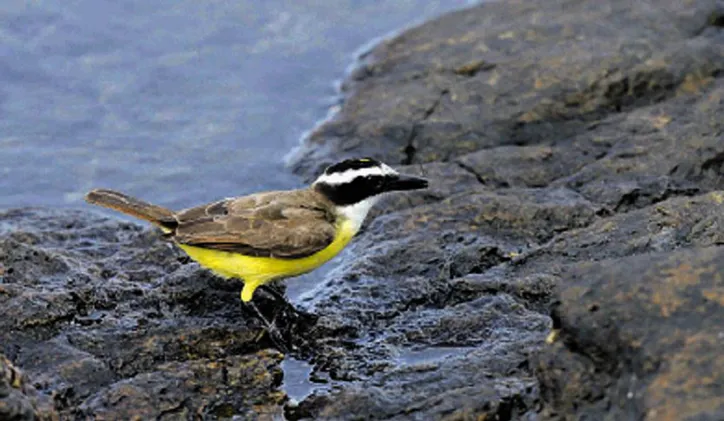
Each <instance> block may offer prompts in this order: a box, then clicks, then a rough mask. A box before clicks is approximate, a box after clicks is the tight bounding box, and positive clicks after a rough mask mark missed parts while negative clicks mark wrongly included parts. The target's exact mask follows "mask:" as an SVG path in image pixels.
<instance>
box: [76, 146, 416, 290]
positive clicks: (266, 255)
mask: <svg viewBox="0 0 724 421" xmlns="http://www.w3.org/2000/svg"><path fill="white" fill-rule="evenodd" d="M426 187H427V180H425V179H422V178H418V177H412V176H406V175H402V174H400V173H398V172H397V171H395V170H394V169H392V168H391V167H389V166H387V165H385V164H383V163H381V162H379V161H377V160H374V159H372V158H361V159H348V160H345V161H342V162H339V163H336V164H334V165H331V166H329V167H328V168H327V169H326V170H325V171H324V173H323V174H322V175H321V176H319V178H317V179H316V180H315V181H314V183H312V185H311V186H310V187H308V188H304V189H299V190H287V191H270V192H261V193H255V194H251V195H249V196H243V197H235V198H228V199H224V200H220V201H218V202H213V203H209V204H206V205H201V206H197V207H193V208H189V209H186V210H182V211H179V212H173V211H171V210H169V209H166V208H163V207H160V206H156V205H152V204H150V203H146V202H144V201H141V200H139V199H136V198H133V197H130V196H127V195H125V194H123V193H118V192H115V191H112V190H103V189H99V190H93V191H91V192H90V193H88V194H87V195H86V200H87V201H88V202H90V203H93V204H96V205H100V206H105V207H107V208H111V209H115V210H117V211H120V212H123V213H126V214H128V215H131V216H134V217H137V218H140V219H144V220H146V221H149V222H151V223H153V224H155V225H157V226H158V227H159V228H160V229H161V230H162V231H163V232H164V234H165V236H166V237H167V238H168V239H170V240H172V241H173V242H175V243H176V244H177V245H178V246H179V247H181V249H183V251H184V252H186V253H187V254H188V255H189V257H191V258H192V259H193V260H195V261H197V262H198V263H199V264H200V265H201V266H203V267H206V268H208V269H211V270H212V271H213V272H215V273H216V274H218V275H220V276H222V277H225V278H239V279H241V280H242V281H243V282H244V288H243V289H242V291H241V300H242V301H244V302H249V301H251V299H252V296H253V294H254V291H255V290H256V289H257V288H258V287H259V286H261V285H264V284H265V283H267V282H270V281H273V280H277V279H283V278H289V277H294V276H298V275H301V274H303V273H306V272H309V271H312V270H314V269H316V268H318V267H319V266H321V265H322V264H324V263H325V262H327V261H328V260H329V259H331V258H332V257H334V256H335V255H337V254H338V253H339V252H340V251H342V249H343V248H344V247H345V246H346V245H347V244H348V243H349V242H350V240H351V239H352V237H354V235H355V234H356V233H357V232H358V231H359V229H360V227H361V226H362V222H363V221H364V219H365V217H366V216H367V213H368V212H369V210H370V209H371V208H372V206H373V205H374V204H375V203H376V202H377V201H378V200H379V198H380V195H381V194H383V193H386V192H391V191H401V190H416V189H423V188H426Z"/></svg>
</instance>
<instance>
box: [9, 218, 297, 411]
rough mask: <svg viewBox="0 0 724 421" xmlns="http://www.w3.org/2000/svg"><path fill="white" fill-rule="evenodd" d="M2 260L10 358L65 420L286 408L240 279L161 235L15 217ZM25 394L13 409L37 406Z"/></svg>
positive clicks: (126, 226) (94, 222)
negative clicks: (215, 272)
mask: <svg viewBox="0 0 724 421" xmlns="http://www.w3.org/2000/svg"><path fill="white" fill-rule="evenodd" d="M0 262H2V267H3V273H2V275H0V280H1V281H0V306H1V307H2V309H3V310H2V313H1V317H0V344H2V348H1V349H2V352H3V353H4V354H5V355H6V356H7V357H8V358H9V359H10V360H11V361H13V363H14V364H16V365H17V366H19V367H21V368H22V369H23V370H24V371H25V373H26V374H27V375H28V377H29V379H31V384H32V385H34V387H35V388H37V389H38V390H39V392H40V393H43V394H45V395H48V396H52V404H53V406H54V407H55V409H56V410H57V411H58V413H59V414H60V415H61V416H62V417H64V418H68V417H70V418H72V417H81V418H82V417H85V416H86V415H87V416H91V415H98V416H102V417H103V418H105V419H130V418H131V416H132V415H134V414H135V415H139V416H141V417H143V418H145V417H151V418H155V417H158V418H159V419H178V417H186V416H187V415H188V417H189V418H192V417H193V416H202V417H207V418H209V417H210V418H224V417H226V418H228V417H231V416H233V415H240V416H243V417H246V418H248V417H252V416H255V417H262V418H263V417H264V416H266V415H267V414H270V413H273V412H278V411H279V410H280V408H281V404H282V403H283V395H281V394H280V393H279V391H278V389H279V382H280V380H281V372H280V366H279V363H280V360H281V358H280V355H279V354H278V353H276V352H271V353H270V352H265V351H262V350H264V349H265V348H268V347H271V346H273V345H272V342H270V340H269V338H268V337H267V336H266V335H265V334H264V331H263V329H262V326H261V325H260V324H259V323H258V321H256V320H254V319H249V317H248V313H245V311H244V309H243V308H242V306H241V302H240V300H239V290H240V287H241V285H240V283H238V282H233V281H225V280H222V279H219V278H216V277H214V276H212V275H210V274H209V273H208V272H207V271H204V270H201V269H200V268H198V266H197V265H195V264H188V260H187V259H185V258H183V256H182V254H181V253H180V252H179V251H178V250H176V249H175V248H174V247H172V246H171V245H170V244H168V243H167V242H165V241H164V240H163V239H162V238H161V237H160V235H159V234H158V233H156V232H154V231H149V230H144V229H142V228H141V227H140V226H139V225H136V224H130V223H126V222H118V221H113V220H110V219H107V218H104V217H99V216H96V214H91V213H86V212H76V211H67V210H64V211H51V210H38V209H18V210H10V211H7V212H3V213H0ZM270 303H271V302H270V301H269V300H266V301H265V300H264V299H263V298H262V299H261V300H259V301H258V304H259V305H260V306H261V308H262V311H264V310H265V308H266V307H268V306H269V305H270ZM284 320H285V319H283V318H282V319H281V321H282V322H284ZM282 326H284V324H282ZM14 393H15V395H13V394H11V395H10V397H11V398H12V399H13V400H8V401H7V402H8V405H14V406H9V408H11V409H12V410H14V411H20V410H21V409H22V410H23V411H25V412H27V411H30V410H31V409H32V408H33V407H32V406H30V404H29V403H24V402H30V401H29V400H26V401H23V400H20V399H19V397H17V396H16V395H18V394H19V393H20V392H14ZM14 396H15V397H14ZM18 396H19V395H18ZM25 412H23V413H25ZM18 413H19V414H20V413H21V412H18ZM255 414H256V415H255ZM3 419H5V418H3ZM28 419H30V418H28Z"/></svg>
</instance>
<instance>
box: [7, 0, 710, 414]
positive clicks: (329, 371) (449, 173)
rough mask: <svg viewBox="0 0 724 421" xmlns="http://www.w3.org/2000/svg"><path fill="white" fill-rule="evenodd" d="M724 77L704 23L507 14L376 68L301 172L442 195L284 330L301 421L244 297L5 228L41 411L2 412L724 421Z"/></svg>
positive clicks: (378, 233) (387, 212)
mask: <svg viewBox="0 0 724 421" xmlns="http://www.w3.org/2000/svg"><path fill="white" fill-rule="evenodd" d="M723 71H724V4H722V2H721V1H717V0H708V1H707V0H692V1H687V2H682V1H674V0H662V1H659V2H656V4H655V5H654V4H653V3H651V2H629V1H623V0H620V1H616V0H605V1H601V0H588V1H583V0H567V1H564V0H551V1H548V0H546V1H543V0H540V1H537V0H536V1H530V0H518V1H516V0H511V1H505V2H498V3H490V4H486V5H482V6H480V7H475V8H472V9H470V10H467V11H461V12H456V13H452V14H450V15H447V16H445V17H442V18H440V19H438V20H436V21H433V22H429V23H427V24H424V25H422V26H420V27H418V28H414V29H411V30H409V31H407V32H405V33H403V34H401V35H399V36H398V37H396V38H394V39H391V40H388V41H385V42H384V43H382V44H381V45H379V46H378V47H376V48H375V49H373V50H372V51H371V52H370V53H368V54H367V55H366V56H365V57H364V58H363V62H362V63H360V66H359V68H358V69H357V70H356V71H355V72H353V73H352V75H351V76H350V78H349V80H348V81H347V82H346V83H345V85H344V91H345V94H346V98H345V101H344V103H343V106H342V107H341V111H340V113H339V114H338V115H336V116H335V117H334V118H332V119H331V120H329V121H327V122H325V123H324V124H322V125H321V126H320V127H318V128H317V129H316V130H315V131H314V132H313V133H312V134H311V135H310V137H309V138H308V139H307V140H306V142H305V145H304V146H303V147H302V148H301V149H300V150H299V151H298V153H297V154H296V158H295V160H294V162H293V167H294V169H295V170H296V171H297V172H298V173H300V174H302V175H304V176H306V177H308V178H311V177H313V176H314V175H315V174H316V172H317V171H319V169H320V168H321V166H323V165H325V164H327V163H329V162H332V161H335V160H337V159H339V158H341V157H346V156H352V155H354V156H357V155H373V156H376V157H378V158H382V159H383V160H385V161H387V162H390V163H397V164H400V165H402V167H403V169H404V170H405V171H406V172H412V173H416V174H421V175H425V176H427V177H428V178H430V179H431V188H430V189H429V190H428V191H424V192H415V193H410V194H404V195H398V196H393V197H390V198H389V199H388V200H386V201H385V202H384V203H383V204H382V206H380V207H379V208H378V209H377V210H376V211H375V212H374V214H373V215H371V217H370V220H369V221H368V224H367V225H366V227H365V228H364V230H363V232H362V233H361V234H360V236H359V238H358V239H357V240H356V241H355V242H354V243H353V244H352V245H351V246H350V249H349V251H347V252H346V253H344V254H343V256H342V257H341V259H340V260H339V263H340V264H339V266H338V267H337V268H336V269H335V270H334V271H332V272H331V273H330V274H329V275H328V276H327V277H326V278H325V280H324V281H323V282H321V283H320V284H319V285H317V286H316V287H314V288H313V289H312V287H310V291H309V293H308V294H307V295H306V298H304V299H303V300H302V301H301V303H299V304H300V306H301V307H302V308H303V309H305V310H307V311H312V312H314V313H316V314H317V315H318V316H319V319H318V320H316V321H313V320H303V321H300V320H296V319H293V318H291V317H288V316H287V315H285V314H283V315H282V316H281V317H280V319H279V320H277V322H278V325H279V326H280V328H281V330H282V331H283V334H285V335H288V336H290V337H291V338H292V340H293V341H294V344H295V345H296V347H297V350H296V351H295V356H296V357H297V358H299V359H304V360H306V361H308V362H310V363H311V364H312V365H313V367H314V368H313V371H312V374H311V380H312V381H314V382H315V383H317V384H319V386H320V388H319V389H318V390H316V391H315V392H314V393H312V394H311V395H310V396H309V397H307V398H305V399H303V400H302V401H301V402H292V401H290V400H288V399H287V398H286V396H285V395H284V393H283V392H281V391H280V388H279V386H280V383H281V381H282V372H281V369H280V365H279V363H280V360H281V359H282V355H281V354H279V353H277V352H275V351H272V350H269V348H273V343H272V342H271V341H270V340H269V338H268V336H267V335H264V334H263V332H262V330H261V328H260V326H259V324H258V323H256V322H255V321H254V320H252V319H250V318H249V317H247V314H246V313H245V312H244V310H243V308H242V307H241V305H240V303H239V298H238V293H239V284H238V283H234V282H227V281H223V280H220V279H217V278H215V277H213V276H211V275H209V274H208V273H207V272H206V271H203V270H201V269H199V268H198V267H197V266H196V265H195V264H189V263H188V262H187V261H186V260H185V259H184V258H183V256H182V254H181V253H180V252H179V251H177V250H176V249H174V248H173V247H171V246H170V245H168V244H166V243H165V242H163V241H162V240H161V239H160V237H159V236H158V234H156V233H154V232H153V231H148V230H144V229H141V228H140V227H139V226H137V225H133V224H128V223H123V222H115V221H112V220H109V219H105V218H100V217H97V216H94V215H92V214H88V213H83V212H70V211H47V210H22V209H21V210H11V211H8V212H5V213H3V214H1V215H0V262H1V263H2V268H1V269H0V271H2V274H0V279H2V281H1V282H0V306H1V307H0V308H2V312H0V341H2V349H1V351H2V352H3V353H4V354H5V355H6V356H7V357H8V358H9V359H10V360H11V361H12V363H13V364H15V365H16V366H18V367H20V368H21V369H22V370H23V371H24V372H25V373H26V374H27V376H28V378H29V379H30V381H31V382H32V386H33V388H34V389H37V393H36V392H34V391H31V390H30V389H28V390H27V391H22V392H18V390H21V389H18V388H17V387H13V390H12V391H11V392H13V393H15V394H11V395H8V396H15V397H14V398H12V399H13V400H12V401H10V402H12V404H13V405H16V406H15V407H17V408H19V409H18V410H17V411H19V412H20V411H25V412H22V413H30V412H28V411H33V410H36V409H33V408H37V407H38V406H37V405H38V404H35V403H33V402H35V401H33V399H35V397H34V396H36V395H38V396H40V398H47V399H51V400H52V402H53V404H54V408H55V410H56V411H57V413H58V414H60V415H61V416H67V417H77V418H84V417H86V416H91V415H96V416H99V417H102V418H105V419H114V418H122V419H125V418H127V417H129V416H130V415H131V414H139V415H141V416H142V418H144V419H145V418H158V419H179V418H180V419H194V417H199V418H202V419H203V418H206V419H223V418H230V417H232V416H235V415H236V416H238V418H241V419H246V418H260V419H265V418H270V417H273V416H274V415H279V414H282V413H283V414H284V415H285V416H286V418H287V419H303V418H309V419H395V420H398V419H399V420H402V419H419V420H428V419H444V420H468V419H483V420H493V419H497V420H510V419H545V418H552V419H611V420H618V419H650V420H685V419H700V420H709V419H711V420H719V419H724V389H723V387H724V386H723V385H724V360H722V355H724V353H722V352H721V349H722V347H723V346H724V330H723V328H722V326H724V299H723V298H722V296H723V294H724V293H723V292H722V291H724V281H722V279H724V264H723V263H722V262H724V248H723V247H722V244H724V191H723V190H724V77H723V76H724V72H723ZM258 300H259V303H260V304H261V306H262V308H263V309H265V310H267V311H272V310H273V309H272V308H271V302H270V301H269V300H265V299H264V297H263V296H260V297H259V298H258ZM256 301H257V298H256V297H255V302H256ZM552 327H553V328H555V330H554V332H555V334H554V335H551V336H549V333H550V332H551V328H552ZM546 338H548V339H549V340H548V342H546ZM0 380H1V379H0ZM11 383H12V382H11ZM0 386H2V385H1V384H0ZM2 390H8V389H7V387H6V388H5V389H2V388H0V392H2ZM18 393H20V394H18ZM1 399H2V398H0V404H1V403H3V402H5V401H3V400H1ZM33 405H36V406H33ZM0 408H2V406H0Z"/></svg>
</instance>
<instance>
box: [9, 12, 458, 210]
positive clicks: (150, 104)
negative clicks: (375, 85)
mask: <svg viewBox="0 0 724 421" xmlns="http://www.w3.org/2000/svg"><path fill="white" fill-rule="evenodd" d="M468 3H470V2H469V1H463V0H457V1H455V0H431V1H424V0H407V1H401V0H377V1H368V0H357V1H331V0H308V1H296V0H268V1H263V2H262V1H249V0H247V1H211V2H198V1H189V0H180V1H179V0H174V1H168V0H162V1H147V0H77V1H71V0H45V1H43V0H39V1H33V2H29V1H26V0H22V1H17V0H4V1H3V2H2V5H0V208H7V207H17V206H26V205H45V206H78V205H80V204H81V203H82V195H83V194H84V193H85V192H86V191H87V190H88V189H90V188H93V187H101V186H102V187H108V188H114V189H118V190H122V191H125V192H128V193H131V194H134V195H138V196H140V197H143V198H145V199H147V200H151V201H154V202H157V203H159V204H162V205H166V206H170V207H172V208H179V207H186V206H190V205H194V204H198V203H200V202H206V201H210V200H214V199H218V198H220V197H226V196H231V195H239V194H245V193H249V192H253V191H258V190H264V189H278V188H290V187H296V186H298V183H299V180H297V179H296V178H295V177H294V176H292V175H290V174H289V173H288V171H286V170H285V169H284V167H283V162H282V158H283V156H284V155H285V153H286V152H287V151H289V150H290V149H291V148H292V147H293V146H294V145H296V144H297V143H298V141H299V138H300V135H301V134H302V133H303V132H304V131H305V130H309V129H310V128H311V127H313V125H314V123H315V122H316V121H318V120H319V119H321V118H323V117H324V116H325V114H326V113H327V110H328V109H329V107H330V106H331V105H333V104H334V103H335V102H336V101H337V99H336V98H335V91H334V88H333V86H334V83H333V82H334V81H335V80H337V79H339V78H341V77H342V76H343V74H344V70H345V68H346V67H347V66H348V65H349V64H350V63H351V62H352V59H353V53H354V51H355V50H356V49H357V48H359V47H360V46H361V45H364V44H365V43H367V42H369V41H370V40H371V39H373V38H375V37H379V36H381V35H384V34H386V33H388V32H390V31H392V30H395V29H399V28H400V27H402V26H405V25H409V24H411V23H414V22H419V21H421V20H424V19H426V18H430V17H432V16H435V15H438V14H440V13H442V12H444V11H447V10H449V9H452V8H458V7H463V6H465V5H466V4H468Z"/></svg>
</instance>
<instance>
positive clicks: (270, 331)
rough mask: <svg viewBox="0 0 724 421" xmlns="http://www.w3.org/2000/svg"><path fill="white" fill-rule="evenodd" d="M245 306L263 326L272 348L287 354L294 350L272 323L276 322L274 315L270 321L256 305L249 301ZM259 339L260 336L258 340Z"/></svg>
mask: <svg viewBox="0 0 724 421" xmlns="http://www.w3.org/2000/svg"><path fill="white" fill-rule="evenodd" d="M245 305H246V306H248V307H249V308H251V309H252V310H253V312H254V315H255V316H256V317H257V319H259V320H260V321H261V323H262V324H263V325H264V330H265V331H266V333H267V335H268V336H269V340H270V341H271V342H272V343H273V344H274V346H276V347H277V349H279V351H281V352H282V353H285V354H287V353H289V351H290V350H292V349H293V348H294V344H292V341H291V340H290V339H285V338H284V335H283V334H282V332H281V331H279V329H278V328H277V326H276V324H275V323H274V322H275V321H276V315H275V316H274V318H273V319H272V320H271V321H270V320H269V319H268V318H267V317H266V316H264V313H262V312H261V310H259V308H258V307H257V306H256V304H254V303H253V302H251V301H250V302H248V303H245ZM260 338H261V336H260V337H259V338H258V339H260Z"/></svg>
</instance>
